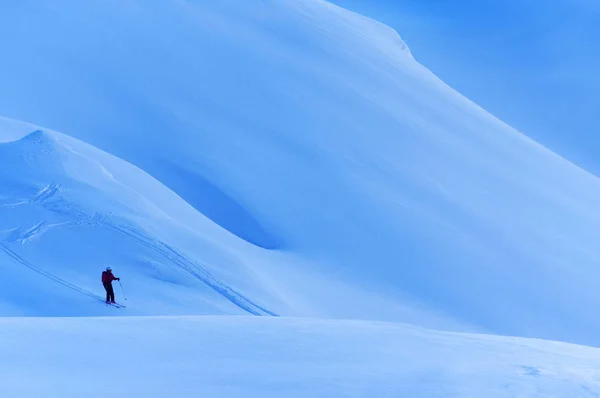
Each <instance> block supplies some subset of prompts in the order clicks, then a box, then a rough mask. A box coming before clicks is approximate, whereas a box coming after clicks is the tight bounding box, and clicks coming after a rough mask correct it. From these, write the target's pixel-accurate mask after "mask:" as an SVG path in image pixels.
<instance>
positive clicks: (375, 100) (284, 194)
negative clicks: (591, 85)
mask: <svg viewBox="0 0 600 398" xmlns="http://www.w3.org/2000/svg"><path fill="white" fill-rule="evenodd" d="M0 49H1V53H0V54H1V62H0V114H1V115H4V116H5V117H2V118H0V267H1V269H2V278H0V315H2V316H4V318H1V319H0V349H1V351H0V352H1V353H2V355H1V356H0V396H2V397H40V396H43V397H51V398H53V397H81V396H86V397H93V396H106V395H110V396H113V397H132V396H144V397H154V396H156V397H164V396H211V397H212V396H214V397H266V396H273V397H280V396H298V397H300V396H302V397H306V396H311V397H334V396H335V397H337V396H340V397H344V396H345V397H525V396H526V397H567V396H572V397H588V396H589V397H597V396H598V395H599V394H600V351H598V350H597V349H596V348H592V347H586V346H583V345H571V344H567V343H559V342H553V341H544V340H534V339H528V338H537V339H540V338H542V339H548V340H560V341H564V342H569V343H576V344H586V345H588V346H595V345H598V344H600V337H599V336H600V317H598V316H597V309H598V308H600V289H597V281H598V280H599V279H600V268H599V267H598V261H597V259H598V258H600V257H599V254H600V252H599V251H600V249H599V248H598V245H597V244H596V243H597V242H596V240H597V236H598V235H599V232H600V228H599V227H600V223H599V221H600V211H598V210H597V204H598V202H599V200H600V184H599V182H598V180H597V178H596V177H594V176H592V175H590V174H588V173H586V172H585V171H584V170H581V169H579V168H577V167H575V166H574V165H572V164H571V163H569V162H567V161H566V160H564V159H562V158H561V157H559V156H557V155H556V154H554V153H552V152H550V151H548V150H546V149H545V148H543V147H542V146H540V145H538V144H537V143H535V142H533V141H531V140H529V139H528V138H527V137H526V136H524V135H522V134H521V133H519V132H517V131H515V130H513V129H511V128H510V127H509V126H507V125H506V124H504V123H502V122H501V121H499V120H498V119H496V118H494V117H493V116H491V115H490V114H488V113H486V112H485V111H484V110H482V109H481V108H479V107H477V106H476V105H475V104H473V103H472V102H470V101H469V100H467V99H465V98H464V97H462V96H461V95H460V94H458V93H456V92H455V91H454V90H452V89H451V88H450V87H448V86H447V85H445V84H444V83H443V82H441V81H440V80H439V79H437V78H436V77H435V76H434V75H433V74H431V73H430V72H429V71H428V70H427V69H425V68H424V67H423V66H421V65H420V64H419V63H418V62H417V61H416V60H414V59H413V57H412V56H411V54H410V52H409V50H408V48H407V47H406V45H405V44H404V43H403V42H402V40H401V39H400V38H399V36H398V35H397V34H396V33H395V32H394V31H393V30H391V29H389V28H387V27H386V26H383V25H381V24H379V23H377V22H375V21H372V20H369V19H367V18H364V17H362V16H359V15H356V14H353V13H350V12H348V11H345V10H343V9H341V8H338V7H335V6H333V5H331V4H329V3H327V2H324V1H321V0H260V1H259V0H248V1H243V2H242V1H237V0H236V1H234V0H219V1H209V0H201V1H175V0H151V1H147V0H143V1H142V0H130V1H121V0H119V1H117V0H102V1H101V0H89V1H79V2H75V1H67V0H37V1H35V2H34V1H20V2H10V4H8V3H2V4H0ZM18 120H24V121H28V122H31V123H35V124H36V125H32V124H28V123H25V122H20V121H18ZM37 125H40V126H49V127H51V129H49V128H42V127H38V126H37ZM58 131H61V132H63V133H59V132H58ZM65 133H66V134H65ZM107 265H110V266H112V268H113V269H114V270H115V274H116V275H117V276H119V277H121V279H122V282H123V288H124V289H125V290H121V286H119V284H115V288H116V292H117V299H118V301H120V302H121V303H124V304H126V305H127V307H126V308H115V307H111V306H108V307H107V306H106V305H104V304H103V303H102V301H103V300H104V297H103V295H104V291H103V288H102V286H101V284H100V272H101V271H102V270H103V269H104V268H105V267H106V266H107ZM125 293H126V294H127V296H125ZM126 297H127V300H125V298H126ZM434 330H440V331H434ZM482 333H485V334H482ZM494 335H510V336H515V337H510V338H509V337H496V336H494Z"/></svg>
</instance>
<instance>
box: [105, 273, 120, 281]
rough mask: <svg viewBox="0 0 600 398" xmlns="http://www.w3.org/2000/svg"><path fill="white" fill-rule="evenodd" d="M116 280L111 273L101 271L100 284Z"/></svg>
mask: <svg viewBox="0 0 600 398" xmlns="http://www.w3.org/2000/svg"><path fill="white" fill-rule="evenodd" d="M117 279H118V278H116V277H115V276H114V275H113V273H112V272H111V271H102V283H112V281H116V280H117Z"/></svg>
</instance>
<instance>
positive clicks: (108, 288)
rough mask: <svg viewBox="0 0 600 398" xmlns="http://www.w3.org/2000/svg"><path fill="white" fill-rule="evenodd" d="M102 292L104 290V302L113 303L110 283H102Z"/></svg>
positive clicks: (113, 297) (113, 298) (113, 296)
mask: <svg viewBox="0 0 600 398" xmlns="http://www.w3.org/2000/svg"><path fill="white" fill-rule="evenodd" d="M103 285H104V290H106V301H115V291H114V290H113V287H112V283H103Z"/></svg>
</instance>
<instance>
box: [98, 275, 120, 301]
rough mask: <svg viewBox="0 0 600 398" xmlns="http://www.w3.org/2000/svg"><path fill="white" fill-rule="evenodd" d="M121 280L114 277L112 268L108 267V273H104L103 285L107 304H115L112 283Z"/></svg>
mask: <svg viewBox="0 0 600 398" xmlns="http://www.w3.org/2000/svg"><path fill="white" fill-rule="evenodd" d="M120 280H121V278H117V277H115V276H114V275H113V273H112V269H111V268H110V267H106V271H102V284H103V285H104V290H106V302H107V303H109V304H114V302H115V291H114V290H113V287H112V282H113V281H120Z"/></svg>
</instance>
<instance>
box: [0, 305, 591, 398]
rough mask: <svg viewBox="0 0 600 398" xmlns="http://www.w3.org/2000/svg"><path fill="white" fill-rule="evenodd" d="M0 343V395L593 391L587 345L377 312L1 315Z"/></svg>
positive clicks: (416, 397)
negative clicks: (424, 324)
mask: <svg viewBox="0 0 600 398" xmlns="http://www.w3.org/2000/svg"><path fill="white" fill-rule="evenodd" d="M0 346H2V353H3V358H9V359H11V361H10V366H4V365H0V369H2V376H1V380H2V382H0V394H1V395H2V396H3V397H6V398H13V397H15V398H16V397H19V398H29V397H40V396H44V397H80V396H85V397H89V398H95V397H104V396H106V388H109V389H110V395H111V396H113V397H115V398H120V397H123V398H126V397H132V396H134V397H137V396H143V397H148V398H153V397H164V396H165V394H167V395H170V396H173V397H192V396H209V397H238V398H241V397H247V398H254V397H261V398H265V397H273V398H278V397H281V396H282V395H285V396H286V397H302V398H303V397H307V396H310V397H323V398H324V397H333V396H335V397H411V398H431V397H457V398H467V397H489V398H500V397H530V398H542V397H544V398H545V397H581V398H587V397H590V398H591V397H595V396H597V394H598V392H599V391H600V385H599V382H598V380H599V377H598V376H599V375H598V365H599V364H600V352H599V351H598V349H594V348H589V347H582V346H575V345H569V344H563V343H553V342H546V341H540V340H527V339H518V338H501V337H493V336H484V335H464V334H451V333H440V332H432V331H429V330H424V329H419V328H415V327H412V326H406V325H393V324H386V323H370V322H344V321H317V320H305V319H286V318H268V317H229V316H220V317H180V318H178V317H157V318H153V317H149V318H146V317H121V318H110V319H108V318H71V319H61V318H46V319H38V318H20V319H6V318H3V319H0ZM40 364H52V366H51V367H50V368H47V367H45V366H40ZM107 369H110V370H109V371H107ZM107 378H108V379H109V382H108V383H109V386H108V387H106V383H107ZM23 380H34V381H35V382H23ZM99 386H102V387H99Z"/></svg>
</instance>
